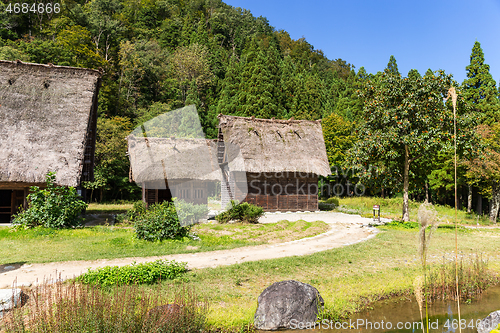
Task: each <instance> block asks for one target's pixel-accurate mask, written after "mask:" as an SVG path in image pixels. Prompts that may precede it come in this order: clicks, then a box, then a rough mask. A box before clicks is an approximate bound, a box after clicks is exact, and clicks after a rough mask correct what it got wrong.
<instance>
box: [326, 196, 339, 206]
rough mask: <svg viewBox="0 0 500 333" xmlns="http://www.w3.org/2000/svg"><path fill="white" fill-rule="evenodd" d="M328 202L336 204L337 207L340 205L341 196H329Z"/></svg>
mask: <svg viewBox="0 0 500 333" xmlns="http://www.w3.org/2000/svg"><path fill="white" fill-rule="evenodd" d="M326 203H328V204H332V205H335V206H336V207H338V206H339V198H337V197H331V198H328V199H326Z"/></svg>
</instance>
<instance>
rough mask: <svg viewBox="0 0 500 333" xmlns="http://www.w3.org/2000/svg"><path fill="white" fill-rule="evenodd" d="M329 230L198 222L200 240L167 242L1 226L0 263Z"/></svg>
mask: <svg viewBox="0 0 500 333" xmlns="http://www.w3.org/2000/svg"><path fill="white" fill-rule="evenodd" d="M326 230H328V225H327V224H326V223H324V222H305V221H297V222H288V221H281V222H278V223H271V224H258V225H248V224H246V225H244V224H226V225H218V224H200V225H196V226H194V227H193V229H192V232H194V233H195V234H196V235H197V236H198V237H199V238H200V239H201V240H200V241H196V240H193V239H192V238H190V237H184V238H182V239H176V240H166V241H163V242H154V243H152V242H148V241H144V240H140V239H137V238H136V237H135V234H134V231H133V229H132V228H124V227H117V226H94V227H85V228H81V229H62V230H57V229H46V228H35V229H31V230H18V231H15V232H12V229H11V228H9V227H1V228H0V243H1V244H2V246H1V247H0V264H6V263H16V262H28V263H43V262H51V261H67V260H95V259H113V258H123V257H148V256H158V255H168V254H175V253H191V252H203V251H213V250H223V249H232V248H236V247H241V246H249V245H258V244H265V243H274V242H285V241H290V240H294V239H299V238H304V237H309V236H314V235H317V234H320V233H322V232H324V231H326Z"/></svg>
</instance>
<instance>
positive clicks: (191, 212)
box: [174, 198, 208, 226]
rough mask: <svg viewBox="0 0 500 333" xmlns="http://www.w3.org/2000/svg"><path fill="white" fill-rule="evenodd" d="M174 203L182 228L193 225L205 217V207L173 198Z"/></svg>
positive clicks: (206, 208)
mask: <svg viewBox="0 0 500 333" xmlns="http://www.w3.org/2000/svg"><path fill="white" fill-rule="evenodd" d="M174 203H175V209H176V211H177V216H178V217H179V221H180V223H181V225H182V226H186V225H191V224H195V223H197V222H198V220H199V219H201V218H204V217H206V216H207V214H208V206H207V205H195V204H192V203H189V202H185V201H184V200H178V199H175V198H174Z"/></svg>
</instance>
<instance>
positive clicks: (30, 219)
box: [13, 172, 87, 228]
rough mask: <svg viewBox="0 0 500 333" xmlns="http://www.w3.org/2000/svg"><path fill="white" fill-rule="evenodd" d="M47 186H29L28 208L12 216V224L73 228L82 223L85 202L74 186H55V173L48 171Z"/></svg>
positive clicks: (25, 226) (27, 226) (29, 226)
mask: <svg viewBox="0 0 500 333" xmlns="http://www.w3.org/2000/svg"><path fill="white" fill-rule="evenodd" d="M46 181H47V188H46V189H41V188H39V187H38V186H32V187H31V188H30V191H31V194H29V195H28V198H27V200H28V208H27V209H25V210H21V211H20V212H19V213H18V214H17V215H15V216H14V220H13V224H15V225H20V226H23V227H24V228H33V227H36V226H44V227H46V228H74V227H77V226H79V225H81V223H82V219H81V218H80V214H81V213H82V211H84V210H85V209H86V208H87V204H86V203H85V202H84V201H82V200H81V199H80V197H79V196H78V194H77V193H76V189H75V188H74V187H62V186H56V185H55V181H56V175H55V173H53V172H49V173H48V174H47V177H46Z"/></svg>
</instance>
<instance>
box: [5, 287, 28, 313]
mask: <svg viewBox="0 0 500 333" xmlns="http://www.w3.org/2000/svg"><path fill="white" fill-rule="evenodd" d="M22 295H23V292H22V291H21V289H20V288H14V289H0V312H3V311H7V310H10V309H13V308H15V307H16V306H18V305H21V297H22Z"/></svg>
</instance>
